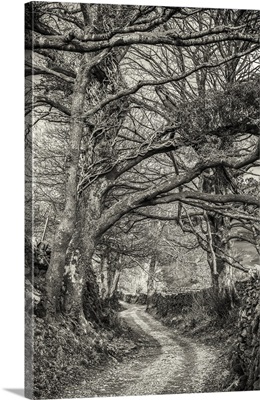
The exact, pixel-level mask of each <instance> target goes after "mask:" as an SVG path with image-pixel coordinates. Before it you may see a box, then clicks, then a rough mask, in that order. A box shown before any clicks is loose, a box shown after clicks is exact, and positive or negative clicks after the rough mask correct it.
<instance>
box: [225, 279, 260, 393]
mask: <svg viewBox="0 0 260 400" xmlns="http://www.w3.org/2000/svg"><path fill="white" fill-rule="evenodd" d="M237 328H238V329H237V338H236V341H235V343H234V346H233V347H232V350H231V360H230V366H231V369H232V371H233V375H234V380H233V382H232V384H231V385H230V387H229V389H230V390H260V276H259V274H258V275H257V276H254V277H252V278H251V279H250V280H249V281H248V282H247V283H246V285H245V289H244V294H243V298H242V305H241V310H240V314H239V321H238V326H237Z"/></svg>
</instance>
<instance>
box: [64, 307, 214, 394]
mask: <svg viewBox="0 0 260 400" xmlns="http://www.w3.org/2000/svg"><path fill="white" fill-rule="evenodd" d="M123 305H124V307H125V308H126V310H124V311H122V312H121V313H120V314H121V318H122V319H124V320H125V322H126V323H127V324H128V325H129V326H130V328H131V329H132V330H133V331H137V332H138V334H140V335H142V334H144V335H145V338H146V341H145V344H144V343H143V346H142V349H141V350H140V351H139V353H138V354H137V356H136V357H135V358H131V359H128V360H124V361H123V362H122V363H117V364H115V365H113V366H112V367H111V365H110V366H109V367H108V368H103V369H102V370H100V371H99V372H98V373H96V374H91V375H90V376H89V379H87V378H86V381H85V382H84V383H83V384H82V386H81V387H77V388H73V393H74V396H77V397H97V396H123V395H124V396H133V395H152V394H153V395H154V394H169V393H196V392H202V391H205V381H206V379H207V377H208V374H209V373H210V371H211V370H212V366H213V365H214V360H215V358H216V355H215V349H214V348H213V347H210V346H205V345H203V344H198V343H197V342H193V341H192V340H191V339H187V338H183V337H180V336H179V335H177V334H175V333H174V331H173V330H172V329H169V328H167V327H165V326H163V325H162V324H161V323H160V322H159V321H157V320H155V319H154V318H153V317H152V316H151V315H149V314H147V313H146V312H145V307H144V306H140V305H132V304H127V303H123ZM69 392H70V393H71V392H72V391H71V388H70V390H69Z"/></svg>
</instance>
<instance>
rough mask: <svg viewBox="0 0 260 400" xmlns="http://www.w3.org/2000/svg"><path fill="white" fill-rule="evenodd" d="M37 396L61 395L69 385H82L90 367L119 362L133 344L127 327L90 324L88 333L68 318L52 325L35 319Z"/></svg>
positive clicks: (36, 397) (35, 378) (35, 380)
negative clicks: (112, 361) (109, 327)
mask: <svg viewBox="0 0 260 400" xmlns="http://www.w3.org/2000/svg"><path fill="white" fill-rule="evenodd" d="M34 326H35V328H34V398H35V399H40V398H57V397H61V396H62V393H63V390H64V389H65V388H67V387H68V386H69V385H77V384H78V385H79V384H80V383H81V382H82V381H83V380H84V378H85V379H86V375H87V373H88V369H89V368H92V367H94V366H97V365H99V364H101V363H104V362H107V361H108V360H115V361H120V360H121V359H122V356H123V355H124V353H127V352H129V348H130V349H131V348H133V347H134V344H133V342H132V341H131V339H129V338H128V337H127V331H126V329H125V328H124V327H123V326H121V325H118V326H117V330H116V331H112V330H107V329H101V328H100V327H99V329H98V330H96V329H94V327H91V328H90V329H89V330H88V332H87V333H86V332H85V331H84V329H83V328H81V327H80V326H78V325H77V326H75V324H73V322H72V321H69V320H68V319H66V321H65V320H61V319H60V321H55V322H53V323H51V324H48V323H46V321H45V320H44V319H41V318H37V317H35V318H34Z"/></svg>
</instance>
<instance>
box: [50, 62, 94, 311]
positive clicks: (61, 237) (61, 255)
mask: <svg viewBox="0 0 260 400" xmlns="http://www.w3.org/2000/svg"><path fill="white" fill-rule="evenodd" d="M88 72H89V71H88V69H87V68H86V56H84V57H83V58H82V62H81V67H80V68H79V72H78V75H77V78H76V82H75V87H74V96H73V100H72V109H71V123H70V141H69V151H68V155H67V164H68V167H67V183H66V195H65V199H66V203H65V209H64V211H63V214H62V218H61V221H60V224H59V226H58V228H57V231H56V234H55V236H54V240H53V244H52V253H51V260H50V265H49V268H48V272H47V274H46V290H47V304H46V308H47V316H48V317H49V318H52V317H54V316H55V315H56V313H57V312H59V311H60V296H61V286H62V279H63V274H64V267H65V257H66V251H67V248H68V245H69V243H70V240H71V238H72V235H73V231H74V226H75V219H76V210H77V174H78V162H79V155H80V144H81V140H82V135H83V130H84V123H83V119H82V118H80V116H81V115H82V110H83V109H84V103H85V92H86V86H87V84H88V82H89V78H88Z"/></svg>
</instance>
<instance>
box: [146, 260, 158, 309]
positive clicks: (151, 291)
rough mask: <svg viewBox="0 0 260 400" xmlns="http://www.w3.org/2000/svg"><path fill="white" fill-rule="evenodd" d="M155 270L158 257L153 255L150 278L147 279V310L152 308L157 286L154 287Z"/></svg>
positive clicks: (149, 272) (149, 271)
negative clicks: (151, 303)
mask: <svg viewBox="0 0 260 400" xmlns="http://www.w3.org/2000/svg"><path fill="white" fill-rule="evenodd" d="M155 268H156V255H155V254H153V255H152V257H151V260H150V264H149V270H148V278H147V307H146V309H147V310H148V309H149V308H150V302H151V297H152V295H153V294H154V292H155V286H154V274H155Z"/></svg>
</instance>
